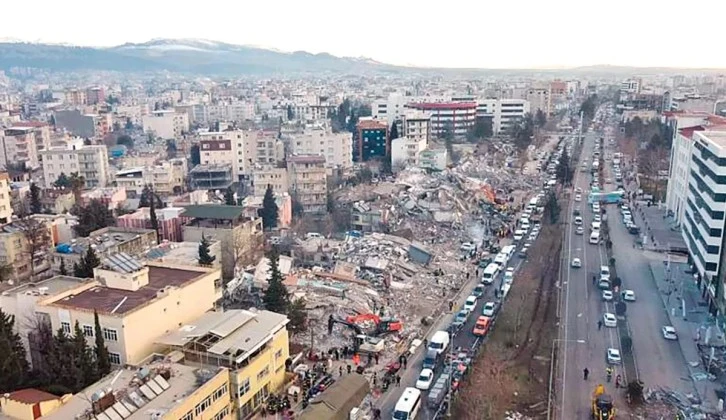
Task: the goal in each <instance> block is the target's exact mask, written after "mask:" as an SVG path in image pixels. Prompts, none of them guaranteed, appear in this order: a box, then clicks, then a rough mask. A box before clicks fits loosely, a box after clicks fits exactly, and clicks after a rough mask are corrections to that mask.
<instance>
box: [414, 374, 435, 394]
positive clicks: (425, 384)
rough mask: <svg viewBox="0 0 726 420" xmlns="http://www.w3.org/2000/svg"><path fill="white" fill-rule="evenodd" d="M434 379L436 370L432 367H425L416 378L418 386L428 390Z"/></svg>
mask: <svg viewBox="0 0 726 420" xmlns="http://www.w3.org/2000/svg"><path fill="white" fill-rule="evenodd" d="M433 381H434V371H433V370H431V369H423V370H421V373H420V374H419V375H418V379H417V380H416V388H418V389H420V390H422V391H426V390H428V389H429V388H430V387H431V382H433Z"/></svg>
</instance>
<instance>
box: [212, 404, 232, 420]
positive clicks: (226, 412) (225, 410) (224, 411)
mask: <svg viewBox="0 0 726 420" xmlns="http://www.w3.org/2000/svg"><path fill="white" fill-rule="evenodd" d="M228 415H229V407H224V408H223V409H221V410H219V413H217V414H215V415H214V420H222V419H223V418H225V417H227V416H228Z"/></svg>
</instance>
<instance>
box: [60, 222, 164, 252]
mask: <svg viewBox="0 0 726 420" xmlns="http://www.w3.org/2000/svg"><path fill="white" fill-rule="evenodd" d="M150 232H151V233H153V232H154V231H153V229H138V228H123V227H114V226H111V227H108V228H103V229H99V230H97V231H94V232H91V234H90V235H89V236H88V238H76V239H73V240H71V242H70V243H61V244H58V246H56V248H55V252H57V253H58V254H67V255H70V254H83V253H85V252H86V251H87V250H88V247H89V246H91V247H93V248H94V249H95V250H96V252H97V253H99V254H104V253H105V252H106V251H108V250H110V249H113V248H115V247H118V246H119V245H123V244H125V243H128V242H131V241H133V240H135V239H138V238H139V237H140V236H141V235H146V234H148V233H150Z"/></svg>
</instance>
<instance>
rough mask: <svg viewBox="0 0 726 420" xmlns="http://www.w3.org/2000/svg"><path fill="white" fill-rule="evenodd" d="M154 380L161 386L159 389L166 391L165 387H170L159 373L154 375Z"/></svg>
mask: <svg viewBox="0 0 726 420" xmlns="http://www.w3.org/2000/svg"><path fill="white" fill-rule="evenodd" d="M154 381H155V382H156V383H157V384H159V386H160V387H161V389H163V390H164V391H166V390H167V389H169V388H171V385H169V382H167V381H166V379H164V377H163V376H161V375H156V376H154Z"/></svg>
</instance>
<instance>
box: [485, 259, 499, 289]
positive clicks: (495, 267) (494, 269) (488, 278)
mask: <svg viewBox="0 0 726 420" xmlns="http://www.w3.org/2000/svg"><path fill="white" fill-rule="evenodd" d="M499 270H500V268H499V264H497V263H491V264H489V265H488V266H487V268H485V269H484V274H482V275H481V282H482V283H484V284H492V283H494V278H495V277H496V276H497V274H499Z"/></svg>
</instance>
